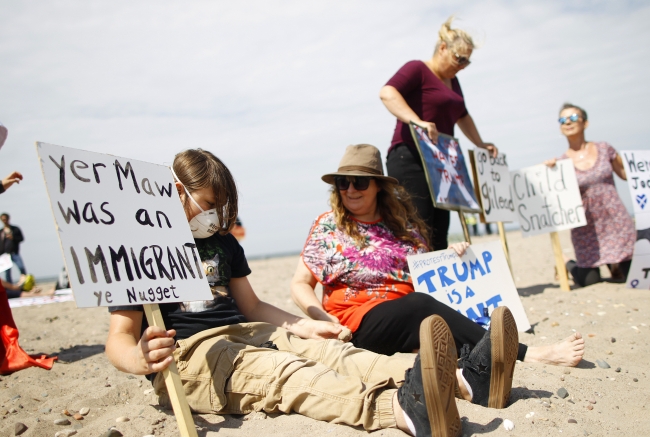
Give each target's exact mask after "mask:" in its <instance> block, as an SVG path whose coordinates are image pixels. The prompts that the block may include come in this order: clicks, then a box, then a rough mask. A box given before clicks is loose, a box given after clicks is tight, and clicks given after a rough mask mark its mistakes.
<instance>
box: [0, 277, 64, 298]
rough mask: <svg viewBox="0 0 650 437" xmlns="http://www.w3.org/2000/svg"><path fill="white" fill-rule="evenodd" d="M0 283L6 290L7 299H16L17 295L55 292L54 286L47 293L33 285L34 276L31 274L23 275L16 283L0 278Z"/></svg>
mask: <svg viewBox="0 0 650 437" xmlns="http://www.w3.org/2000/svg"><path fill="white" fill-rule="evenodd" d="M0 283H2V286H3V287H4V289H5V290H6V292H7V297H8V298H9V299H17V298H19V297H37V296H52V295H53V294H54V293H55V291H56V290H55V288H54V287H52V289H51V290H50V291H48V292H47V293H43V289H42V288H41V287H35V286H34V277H33V276H32V275H26V276H24V277H23V278H22V279H21V280H20V281H18V282H17V283H16V284H12V283H11V282H7V281H5V280H4V279H0Z"/></svg>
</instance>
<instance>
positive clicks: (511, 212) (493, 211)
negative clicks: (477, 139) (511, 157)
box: [474, 147, 517, 223]
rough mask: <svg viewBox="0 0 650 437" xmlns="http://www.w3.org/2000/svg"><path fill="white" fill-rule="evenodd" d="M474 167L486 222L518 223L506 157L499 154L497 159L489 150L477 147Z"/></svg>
mask: <svg viewBox="0 0 650 437" xmlns="http://www.w3.org/2000/svg"><path fill="white" fill-rule="evenodd" d="M474 165H475V167H476V177H477V181H476V184H477V185H478V186H479V189H478V192H479V194H480V197H481V206H482V207H483V214H484V215H485V221H486V222H487V223H495V222H512V221H516V220H517V215H516V214H515V203H514V200H513V196H512V188H511V186H510V171H509V170H508V162H507V161H506V155H504V154H503V153H499V154H498V155H497V156H496V158H493V157H492V156H491V155H490V153H489V152H488V151H487V150H485V149H482V148H479V147H477V148H475V149H474Z"/></svg>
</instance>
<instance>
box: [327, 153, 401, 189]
mask: <svg viewBox="0 0 650 437" xmlns="http://www.w3.org/2000/svg"><path fill="white" fill-rule="evenodd" d="M334 176H372V177H374V178H377V179H383V180H385V181H386V182H391V183H394V184H397V183H399V182H398V181H397V179H395V178H392V177H390V176H384V167H383V166H382V164H381V152H380V151H379V149H378V148H376V147H375V146H371V145H370V144H354V145H352V146H348V147H347V148H346V149H345V153H344V154H343V158H341V163H340V164H339V170H338V171H337V172H336V173H327V174H326V175H323V176H322V177H321V179H322V180H323V181H325V182H327V183H328V184H332V185H334Z"/></svg>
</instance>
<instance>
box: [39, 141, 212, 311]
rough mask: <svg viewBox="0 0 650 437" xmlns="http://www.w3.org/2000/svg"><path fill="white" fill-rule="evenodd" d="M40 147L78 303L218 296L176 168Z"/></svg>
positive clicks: (64, 253) (192, 298)
mask: <svg viewBox="0 0 650 437" xmlns="http://www.w3.org/2000/svg"><path fill="white" fill-rule="evenodd" d="M36 150H37V153H38V156H39V159H40V163H41V168H42V171H43V177H44V178H45V185H46V188H47V193H48V195H49V198H50V204H51V206H52V213H53V214H54V221H55V222H56V227H57V231H58V235H59V241H60V242H61V248H62V250H63V257H64V259H65V263H66V268H67V271H68V277H69V279H70V286H71V288H72V290H73V293H74V297H75V301H76V303H77V306H79V307H93V306H117V305H140V304H153V303H156V304H159V303H167V302H185V301H195V300H211V299H212V293H211V291H210V287H209V285H208V282H207V279H206V278H205V275H204V272H203V266H202V265H201V259H200V257H199V254H198V253H197V250H196V246H195V244H194V238H192V234H191V232H190V228H189V226H188V224H187V218H186V216H185V213H184V211H183V207H182V205H181V203H180V201H179V198H178V193H177V191H176V187H175V186H174V183H173V179H172V175H171V172H170V170H169V168H167V167H165V166H162V165H157V164H151V163H147V162H142V161H135V160H132V159H127V158H120V157H116V156H111V155H105V154H102V153H93V152H87V151H83V150H77V149H71V148H68V147H61V146H55V145H52V144H46V143H36Z"/></svg>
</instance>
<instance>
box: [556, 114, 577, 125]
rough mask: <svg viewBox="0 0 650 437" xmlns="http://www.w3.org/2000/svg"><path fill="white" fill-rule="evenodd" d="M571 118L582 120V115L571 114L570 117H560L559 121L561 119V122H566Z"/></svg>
mask: <svg viewBox="0 0 650 437" xmlns="http://www.w3.org/2000/svg"><path fill="white" fill-rule="evenodd" d="M569 120H570V121H572V122H574V123H575V122H576V121H578V120H580V116H579V115H578V114H571V115H569V116H568V117H560V118H558V120H557V121H559V122H560V124H565V123H566V122H567V121H569Z"/></svg>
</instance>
